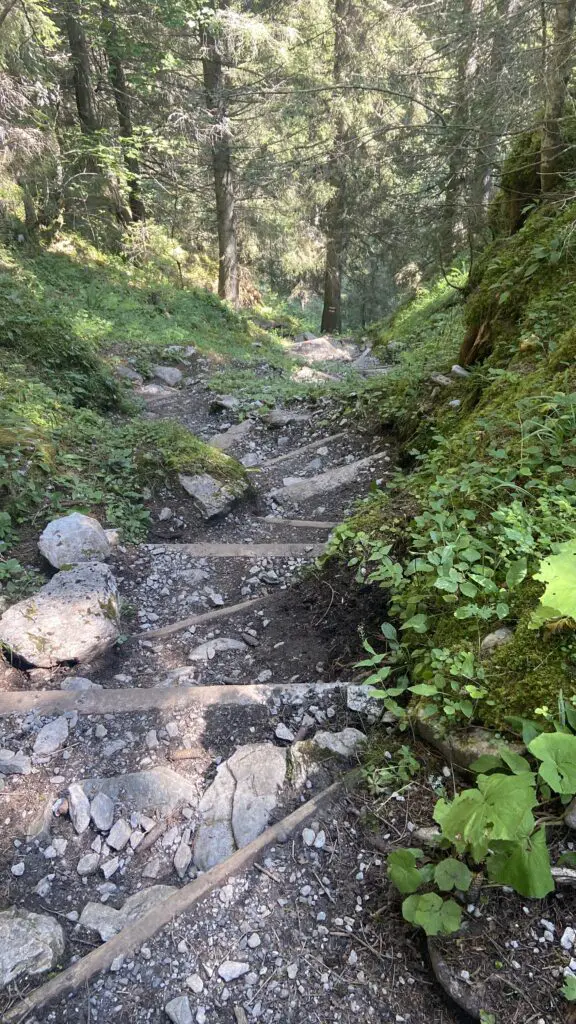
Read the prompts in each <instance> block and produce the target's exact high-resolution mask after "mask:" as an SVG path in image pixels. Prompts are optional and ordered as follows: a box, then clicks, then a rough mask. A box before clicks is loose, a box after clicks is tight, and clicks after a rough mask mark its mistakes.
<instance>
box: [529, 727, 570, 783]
mask: <svg viewBox="0 0 576 1024" xmlns="http://www.w3.org/2000/svg"><path fill="white" fill-rule="evenodd" d="M528 750H529V751H530V753H531V754H533V755H534V757H537V758H538V760H539V761H541V762H542V764H541V765H540V777H541V778H542V779H544V782H547V783H548V785H549V786H550V788H551V789H552V790H553V791H554V793H561V794H562V795H565V796H572V795H573V794H574V793H576V736H572V735H571V734H570V733H565V732H546V733H541V735H540V736H537V737H536V739H534V740H532V742H531V744H530V746H529V747H528Z"/></svg>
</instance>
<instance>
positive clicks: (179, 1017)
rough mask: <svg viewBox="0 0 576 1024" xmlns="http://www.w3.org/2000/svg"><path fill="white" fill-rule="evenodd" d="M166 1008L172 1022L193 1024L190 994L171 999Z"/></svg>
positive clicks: (173, 1023) (175, 1023) (174, 1023)
mask: <svg viewBox="0 0 576 1024" xmlns="http://www.w3.org/2000/svg"><path fill="white" fill-rule="evenodd" d="M164 1010H165V1012H166V1016H167V1017H169V1018H170V1020H171V1021H172V1024H193V1019H192V1010H191V1009H190V1003H189V1001H188V996H176V998H175V999H171V1000H170V1002H169V1003H166V1006H165V1007H164Z"/></svg>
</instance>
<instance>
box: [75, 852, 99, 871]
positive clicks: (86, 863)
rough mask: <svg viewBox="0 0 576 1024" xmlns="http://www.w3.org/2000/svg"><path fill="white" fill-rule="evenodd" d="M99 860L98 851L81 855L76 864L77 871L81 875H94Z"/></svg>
mask: <svg viewBox="0 0 576 1024" xmlns="http://www.w3.org/2000/svg"><path fill="white" fill-rule="evenodd" d="M99 861H100V857H99V856H98V854H97V853H86V854H84V856H83V857H80V860H79V861H78V864H77V865H76V871H77V872H78V874H79V875H93V874H94V872H95V871H97V870H98V863H99Z"/></svg>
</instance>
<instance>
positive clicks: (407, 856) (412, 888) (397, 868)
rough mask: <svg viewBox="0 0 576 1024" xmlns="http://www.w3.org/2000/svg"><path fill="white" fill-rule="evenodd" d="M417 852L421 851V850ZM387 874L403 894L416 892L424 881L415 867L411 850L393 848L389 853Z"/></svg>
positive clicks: (414, 858) (413, 854) (414, 857)
mask: <svg viewBox="0 0 576 1024" xmlns="http://www.w3.org/2000/svg"><path fill="white" fill-rule="evenodd" d="M417 852H418V853H420V854H421V853H422V851H421V850H419V851H417ZM387 875H388V878H389V879H390V881H391V882H392V883H393V885H395V886H396V888H397V889H398V891H399V892H401V893H403V894H406V893H409V892H416V890H417V889H419V888H420V886H421V885H422V883H423V881H424V879H423V877H422V875H421V874H420V871H419V870H418V868H417V867H416V854H415V852H414V851H413V850H394V852H393V853H391V854H389V856H388V867H387Z"/></svg>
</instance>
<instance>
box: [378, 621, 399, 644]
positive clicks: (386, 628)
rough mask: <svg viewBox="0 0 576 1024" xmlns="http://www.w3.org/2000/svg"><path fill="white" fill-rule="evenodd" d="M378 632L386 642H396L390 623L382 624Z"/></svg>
mask: <svg viewBox="0 0 576 1024" xmlns="http://www.w3.org/2000/svg"><path fill="white" fill-rule="evenodd" d="M380 630H381V632H382V633H383V634H384V636H385V637H386V639H387V640H396V637H397V636H398V634H397V632H396V630H395V629H394V626H393V625H392V623H391V622H383V623H382V625H381V626H380Z"/></svg>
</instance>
